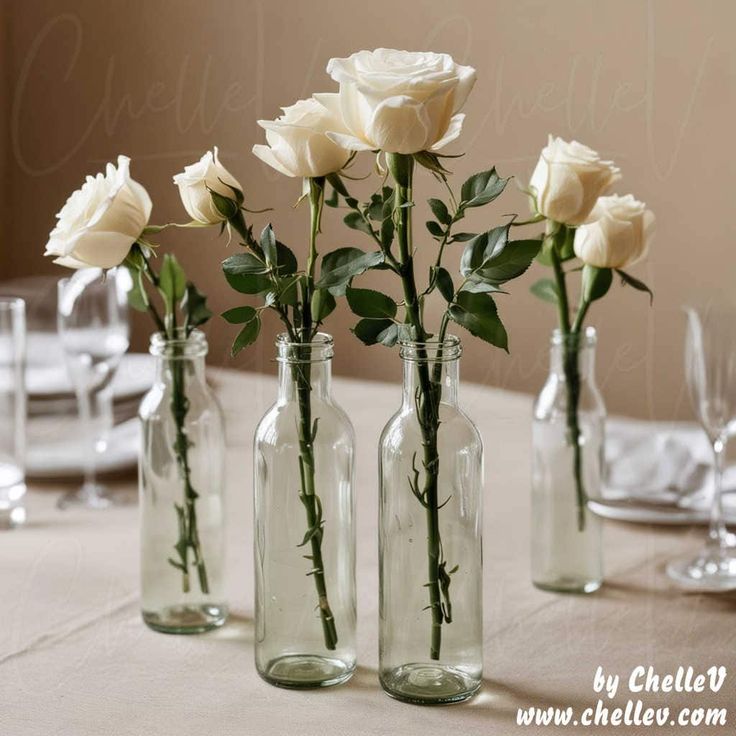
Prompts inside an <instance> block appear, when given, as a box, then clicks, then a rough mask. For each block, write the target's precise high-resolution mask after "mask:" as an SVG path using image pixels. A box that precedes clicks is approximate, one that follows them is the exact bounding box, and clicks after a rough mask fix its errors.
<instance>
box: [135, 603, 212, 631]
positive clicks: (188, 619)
mask: <svg viewBox="0 0 736 736" xmlns="http://www.w3.org/2000/svg"><path fill="white" fill-rule="evenodd" d="M141 615H142V616H143V621H144V622H145V624H146V626H148V628H149V629H153V630H154V631H158V632H160V633H162V634H203V633H204V632H206V631H212V629H217V628H219V627H220V626H222V625H223V624H224V623H225V621H226V620H227V606H225V605H218V604H216V603H210V604H206V605H200V606H196V605H192V606H169V607H168V608H161V609H159V610H157V611H142V612H141Z"/></svg>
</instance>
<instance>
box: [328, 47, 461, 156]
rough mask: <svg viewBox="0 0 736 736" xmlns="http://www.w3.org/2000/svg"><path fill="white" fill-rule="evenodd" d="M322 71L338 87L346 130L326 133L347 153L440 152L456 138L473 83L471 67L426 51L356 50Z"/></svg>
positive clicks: (330, 62)
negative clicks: (463, 108) (461, 110)
mask: <svg viewBox="0 0 736 736" xmlns="http://www.w3.org/2000/svg"><path fill="white" fill-rule="evenodd" d="M327 72H328V74H329V75H330V76H331V77H332V78H333V79H334V80H335V81H336V82H338V83H339V84H340V91H339V109H340V113H341V115H342V119H343V122H344V124H345V127H346V128H347V130H348V133H342V132H340V131H334V132H330V134H329V135H330V137H331V138H332V139H333V140H335V141H337V142H338V143H340V144H341V145H343V146H345V148H350V149H351V150H353V151H371V150H381V151H385V152H386V153H403V154H411V153H418V152H420V151H437V150H439V149H441V148H442V147H443V146H445V145H447V144H448V143H450V141H453V140H455V139H456V138H457V137H458V136H459V135H460V131H461V129H462V125H463V119H464V117H465V116H464V115H463V114H462V113H459V112H458V111H459V110H460V109H461V108H462V106H463V104H464V103H465V100H466V99H467V97H468V94H469V93H470V90H471V89H472V87H473V85H474V84H475V69H473V68H472V67H469V66H461V65H460V64H456V63H455V62H454V61H453V59H452V57H451V56H449V55H448V54H435V53H432V52H412V51H395V50H393V49H376V50H375V51H359V52H357V53H355V54H352V55H351V56H349V57H348V58H347V59H330V61H329V63H328V64H327ZM316 97H317V99H320V100H322V96H321V95H316Z"/></svg>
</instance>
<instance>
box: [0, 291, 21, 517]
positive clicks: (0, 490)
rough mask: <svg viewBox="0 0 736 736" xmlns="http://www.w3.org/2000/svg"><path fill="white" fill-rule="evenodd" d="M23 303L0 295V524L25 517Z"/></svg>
mask: <svg viewBox="0 0 736 736" xmlns="http://www.w3.org/2000/svg"><path fill="white" fill-rule="evenodd" d="M25 307H26V305H25V302H24V301H23V300H22V299H16V298H14V297H2V298H0V528H3V529H7V528H10V527H14V526H17V525H18V524H22V523H23V522H24V521H25V519H26V511H25V507H24V506H23V496H25V493H26V482H25V466H24V455H25V443H26V385H25V361H26V309H25Z"/></svg>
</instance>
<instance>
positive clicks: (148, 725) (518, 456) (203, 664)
mask: <svg viewBox="0 0 736 736" xmlns="http://www.w3.org/2000/svg"><path fill="white" fill-rule="evenodd" d="M212 380H213V384H214V385H215V386H216V389H217V392H218V394H219V396H220V398H221V399H222V403H223V406H224V407H225V412H226V421H227V462H228V474H227V494H228V504H229V508H230V509H231V513H230V515H229V522H228V523H229V525H228V530H227V534H228V545H229V547H228V549H229V554H230V558H229V573H228V585H229V592H230V600H231V601H232V603H233V614H232V616H231V618H230V620H229V623H228V624H227V625H226V626H225V627H223V628H222V629H221V630H219V631H216V632H212V633H209V634H205V635H200V636H188V637H187V636H168V635H162V634H157V633H154V632H153V631H150V630H149V629H147V628H146V627H145V626H144V625H143V623H142V621H141V619H140V615H139V611H138V541H137V509H136V508H135V506H129V507H119V508H114V509H108V510H104V511H85V510H71V511H64V512H61V511H57V510H56V508H55V501H56V499H57V497H58V495H59V492H60V490H61V487H60V486H59V485H56V486H54V485H46V486H41V485H32V486H31V487H30V492H29V494H28V497H27V498H28V502H27V506H28V511H29V522H28V524H27V525H26V526H25V527H24V528H22V529H17V530H13V531H10V532H2V533H0V583H1V585H2V588H1V592H0V703H2V707H0V734H2V736H31V735H33V736H87V734H89V735H90V736H92V735H94V736H100V735H102V734H105V735H106V734H115V735H116V736H128V735H130V736H169V735H172V736H174V735H176V736H186V735H188V734H197V735H198V736H199V735H201V734H207V735H210V736H231V735H232V736H236V735H237V736H248V735H249V734H258V735H259V736H261V735H263V736H267V735H269V734H298V735H299V736H312V735H317V734H319V736H328V735H329V734H350V735H355V736H360V735H362V734H366V735H367V734H371V736H374V735H377V734H381V735H382V734H394V733H396V734H402V736H411V735H413V734H422V735H426V734H445V733H450V732H453V733H462V734H464V735H470V734H478V735H481V734H482V735H483V736H488V735H489V734H503V735H504V736H506V735H507V734H516V733H519V734H521V733H525V734H534V733H545V732H550V731H555V732H559V730H558V729H553V728H544V727H541V726H521V725H517V720H516V719H517V709H518V708H529V707H531V706H557V707H568V706H570V707H573V708H574V709H575V712H576V715H577V714H578V713H580V712H581V711H582V709H583V708H586V707H589V706H591V707H594V706H595V704H596V702H597V700H598V697H599V696H598V694H597V693H595V692H594V689H593V678H594V674H595V671H596V669H597V667H598V666H602V667H603V668H604V670H605V671H606V673H608V674H617V675H619V676H620V677H621V680H622V683H621V686H620V691H623V692H620V694H619V696H617V698H616V699H615V700H612V701H608V699H607V698H605V697H604V696H603V697H604V700H606V705H608V706H610V707H615V706H616V705H621V706H623V705H625V703H626V700H627V699H628V698H632V699H636V698H637V697H639V698H641V699H642V700H643V701H644V703H645V705H647V706H653V707H662V706H669V707H670V708H671V711H672V712H673V713H676V712H677V711H678V710H679V709H680V708H681V707H689V708H695V707H700V706H715V705H717V706H720V707H728V706H729V705H733V706H734V710H736V698H734V693H735V692H736V688H735V687H734V678H736V626H735V625H734V622H735V620H736V619H735V618H734V614H735V613H736V597H735V596H734V595H732V594H726V595H696V594H688V595H685V594H682V593H680V592H678V591H676V590H675V589H674V588H673V586H672V585H671V584H670V583H669V582H668V580H667V578H666V577H665V575H664V572H663V567H664V564H665V563H666V561H667V560H669V559H670V558H672V557H674V556H679V555H681V554H683V553H687V552H688V551H694V550H695V549H696V548H697V547H698V546H699V545H700V544H701V543H702V538H703V534H704V531H703V529H702V528H694V529H682V528H661V527H659V528H658V527H651V526H641V525H640V526H634V525H623V524H616V523H606V528H605V536H604V546H605V560H606V583H605V585H604V587H603V588H602V589H601V590H600V591H599V592H598V593H596V594H594V595H591V596H564V595H556V594H551V593H544V592H540V591H538V590H536V589H535V588H533V587H532V585H531V583H530V579H529V453H530V420H531V399H530V397H528V396H523V395H518V394H512V393H509V392H506V391H501V390H497V389H492V388H488V387H483V386H476V385H464V386H463V387H462V391H461V402H462V403H463V404H464V405H465V406H466V407H469V408H470V409H471V411H470V412H469V413H470V414H471V416H472V418H473V419H474V421H475V422H476V423H477V425H478V427H479V429H480V430H481V434H482V436H483V438H484V442H485V453H486V456H485V457H486V459H485V468H486V479H485V484H486V486H485V494H486V500H485V523H484V558H485V567H484V581H485V586H484V601H485V680H484V683H483V688H482V690H481V692H480V693H479V694H478V695H477V696H476V697H475V698H474V699H473V700H472V701H470V702H469V703H465V704H462V705H454V706H447V707H417V706H411V705H406V704H403V703H399V702H396V701H393V700H391V699H390V698H388V697H387V696H386V695H384V694H383V692H382V691H381V689H380V687H379V684H378V680H377V674H376V666H377V623H378V617H377V594H376V592H377V588H378V575H377V549H376V536H377V530H376V518H377V513H376V508H377V505H376V504H377V482H376V450H375V445H376V442H377V438H378V436H379V433H380V430H381V428H382V427H383V425H384V424H385V422H386V421H387V419H388V418H389V417H390V416H391V414H392V413H393V412H394V411H395V410H396V408H397V406H398V403H399V400H400V387H399V386H398V385H392V384H381V383H369V382H358V381H354V380H347V379H336V380H335V385H334V391H335V395H336V398H337V400H338V401H339V402H340V403H341V404H342V406H343V407H344V408H345V409H346V410H347V411H348V414H349V415H350V417H351V419H352V421H353V423H354V425H355V427H356V430H357V435H358V462H357V477H356V483H357V485H356V493H357V510H358V517H357V518H358V581H359V586H358V587H359V593H358V596H359V598H358V612H359V617H358V618H359V620H358V625H359V629H358V660H359V666H358V669H357V672H356V674H355V676H354V677H353V678H352V680H351V681H350V682H349V683H347V684H346V685H343V686H340V687H336V688H329V689H326V690H320V691H303V692H293V691H287V690H281V689H278V688H275V687H271V686H270V685H267V684H266V683H264V682H263V681H261V680H260V678H259V677H258V675H257V674H256V672H255V669H254V665H253V593H252V587H253V586H252V584H253V572H252V560H251V546H252V503H251V455H252V453H251V440H252V436H253V431H254V428H255V425H256V424H257V422H258V419H259V418H260V416H261V415H262V414H263V413H264V411H265V409H266V408H267V407H268V405H270V404H271V403H272V401H273V399H274V396H275V380H274V378H273V377H272V376H263V375H254V374H245V373H238V372H234V371H216V372H214V373H213V374H212ZM118 483H119V484H120V486H121V488H122V489H123V490H125V489H129V490H130V491H131V492H133V491H134V487H135V480H134V479H133V478H130V479H127V480H124V481H118ZM638 665H644V666H649V665H652V666H654V667H655V668H656V670H657V672H658V673H660V674H662V675H664V674H667V673H669V672H675V671H676V669H677V668H678V667H679V666H685V667H687V666H693V667H694V668H695V669H696V671H704V670H705V669H706V668H708V667H710V666H711V665H724V666H726V667H727V668H728V671H729V675H728V678H727V680H726V683H725V685H724V686H723V688H722V689H721V691H720V692H718V693H715V694H714V693H702V694H694V693H680V694H669V695H662V694H657V693H643V694H641V695H629V694H628V693H626V687H625V685H626V682H625V681H626V680H627V679H628V675H629V673H630V672H631V671H632V669H633V668H634V667H636V666H638ZM732 718H733V719H736V713H734V714H731V713H730V712H729V714H728V719H729V725H727V726H726V727H725V728H719V727H715V728H709V729H708V730H707V732H708V733H734V732H736V730H735V727H734V725H733V721H732ZM560 730H561V731H563V732H565V733H568V732H569V733H587V732H589V731H588V729H585V728H583V727H582V726H580V727H573V726H569V727H567V728H564V729H560ZM609 731H610V732H616V733H641V732H642V731H640V730H639V729H637V728H633V727H632V728H625V727H623V726H622V727H619V728H597V729H596V730H595V732H596V733H599V732H600V733H608V732H609ZM650 731H655V732H659V733H678V734H686V733H703V729H699V728H693V727H677V728H670V727H669V726H668V727H665V728H656V727H655V728H653V729H645V732H647V733H648V732H650Z"/></svg>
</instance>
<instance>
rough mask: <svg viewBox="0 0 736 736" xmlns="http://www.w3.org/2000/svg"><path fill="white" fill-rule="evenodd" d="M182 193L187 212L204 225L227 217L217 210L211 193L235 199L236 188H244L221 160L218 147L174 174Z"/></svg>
mask: <svg viewBox="0 0 736 736" xmlns="http://www.w3.org/2000/svg"><path fill="white" fill-rule="evenodd" d="M174 184H176V186H177V187H179V195H180V196H181V201H182V204H183V205H184V209H185V210H186V211H187V214H188V215H189V216H190V217H191V218H192V219H193V220H194V221H195V222H199V223H202V224H203V225H216V224H217V223H219V222H222V221H223V220H225V219H226V217H225V216H224V215H223V214H222V213H221V212H220V211H219V210H218V209H217V207H216V206H215V203H214V201H213V199H212V195H211V194H210V192H211V191H212V192H216V193H217V194H220V195H222V196H223V197H227V198H228V199H234V198H235V192H233V189H237V190H240V191H242V187H241V186H240V183H239V182H238V180H237V179H236V178H235V177H234V176H233V175H232V174H231V173H230V172H229V171H228V170H227V169H226V168H225V167H224V166H223V165H222V164H221V163H220V159H219V157H218V153H217V146H215V147H214V148H213V149H212V150H211V151H207V153H205V154H204V156H202V158H201V159H200V160H199V161H197V163H195V164H190V165H189V166H185V167H184V171H183V172H181V173H180V174H176V175H175V176H174Z"/></svg>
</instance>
